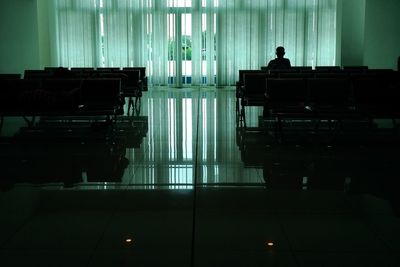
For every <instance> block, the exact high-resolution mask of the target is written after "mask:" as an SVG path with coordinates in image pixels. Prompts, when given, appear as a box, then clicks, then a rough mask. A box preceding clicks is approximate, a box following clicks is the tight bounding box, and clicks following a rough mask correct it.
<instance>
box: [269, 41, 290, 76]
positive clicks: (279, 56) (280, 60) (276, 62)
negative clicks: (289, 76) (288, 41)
mask: <svg viewBox="0 0 400 267" xmlns="http://www.w3.org/2000/svg"><path fill="white" fill-rule="evenodd" d="M284 55H285V48H284V47H283V46H278V47H277V48H276V58H275V59H273V60H271V61H270V62H269V63H268V67H267V68H268V70H282V69H290V68H291V65H290V60H289V59H288V58H284V57H283V56H284Z"/></svg>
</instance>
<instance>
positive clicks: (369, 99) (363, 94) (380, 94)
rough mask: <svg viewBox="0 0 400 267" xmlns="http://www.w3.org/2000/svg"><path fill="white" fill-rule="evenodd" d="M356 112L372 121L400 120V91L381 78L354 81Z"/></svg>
mask: <svg viewBox="0 0 400 267" xmlns="http://www.w3.org/2000/svg"><path fill="white" fill-rule="evenodd" d="M353 90H354V100H355V106H356V110H357V111H358V112H359V113H360V114H362V115H363V116H365V117H367V118H368V119H370V120H372V119H374V118H383V119H398V118H400V107H399V102H400V91H399V88H398V87H397V86H396V85H395V84H394V83H392V81H389V80H385V79H381V78H379V77H369V78H360V79H354V80H353Z"/></svg>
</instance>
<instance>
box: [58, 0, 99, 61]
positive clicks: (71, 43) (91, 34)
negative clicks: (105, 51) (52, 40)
mask: <svg viewBox="0 0 400 267" xmlns="http://www.w3.org/2000/svg"><path fill="white" fill-rule="evenodd" d="M95 2H96V1H95V0H57V2H56V8H57V12H56V23H57V29H58V32H57V33H58V34H57V37H58V38H57V44H58V65H59V66H64V67H92V66H97V65H98V61H99V59H100V53H99V52H100V51H99V47H100V46H99V45H98V44H99V41H100V39H99V32H98V25H99V17H98V16H96V13H97V6H96V3H95Z"/></svg>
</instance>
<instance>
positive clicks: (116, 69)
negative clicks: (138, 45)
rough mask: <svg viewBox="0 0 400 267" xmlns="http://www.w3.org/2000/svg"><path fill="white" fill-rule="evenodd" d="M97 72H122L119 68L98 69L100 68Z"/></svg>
mask: <svg viewBox="0 0 400 267" xmlns="http://www.w3.org/2000/svg"><path fill="white" fill-rule="evenodd" d="M96 70H98V71H103V72H105V71H107V72H111V71H118V70H121V69H120V68H118V67H98V68H96Z"/></svg>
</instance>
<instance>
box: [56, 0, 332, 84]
mask: <svg viewBox="0 0 400 267" xmlns="http://www.w3.org/2000/svg"><path fill="white" fill-rule="evenodd" d="M336 6H337V0H58V6H57V8H58V12H57V14H58V20H57V21H58V36H59V45H58V47H59V62H60V64H61V65H63V66H95V67H96V66H113V67H126V66H145V67H147V75H148V76H149V82H150V84H153V85H166V84H173V85H175V86H181V85H182V82H186V83H191V84H192V85H201V84H208V85H215V84H217V85H233V84H235V81H236V80H237V75H238V70H240V69H259V68H260V67H261V66H264V65H266V64H267V62H268V61H269V60H270V59H273V58H274V57H275V48H276V47H277V46H284V47H285V48H286V57H288V58H289V59H290V60H291V62H292V65H297V66H301V65H307V66H317V65H334V64H335V53H336ZM189 50H190V53H188V52H187V51H189ZM185 77H186V79H185ZM187 77H190V79H187ZM215 78H216V79H215Z"/></svg>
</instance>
